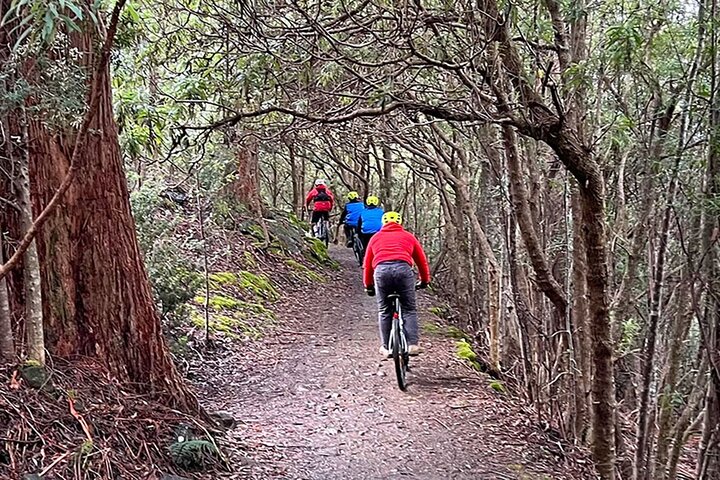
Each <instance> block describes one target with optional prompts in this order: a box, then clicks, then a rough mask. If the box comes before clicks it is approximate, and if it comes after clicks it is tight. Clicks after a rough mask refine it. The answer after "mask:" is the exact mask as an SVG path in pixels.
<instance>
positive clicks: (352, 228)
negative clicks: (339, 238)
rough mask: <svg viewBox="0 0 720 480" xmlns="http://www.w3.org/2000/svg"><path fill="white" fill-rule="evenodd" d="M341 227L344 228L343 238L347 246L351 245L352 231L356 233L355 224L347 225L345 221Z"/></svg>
mask: <svg viewBox="0 0 720 480" xmlns="http://www.w3.org/2000/svg"><path fill="white" fill-rule="evenodd" d="M343 228H344V229H345V240H346V241H347V246H348V247H352V243H351V242H352V236H353V232H355V233H356V234H357V225H348V224H347V223H346V224H344V225H343Z"/></svg>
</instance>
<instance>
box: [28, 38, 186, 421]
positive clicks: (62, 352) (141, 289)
mask: <svg viewBox="0 0 720 480" xmlns="http://www.w3.org/2000/svg"><path fill="white" fill-rule="evenodd" d="M71 38H72V43H73V44H74V46H75V47H76V48H77V49H78V50H79V51H80V52H83V54H84V61H83V63H84V64H85V65H86V66H90V65H93V63H94V62H95V61H96V56H95V55H94V53H93V52H94V51H95V49H94V43H95V42H94V35H93V34H92V33H91V32H90V31H87V30H86V31H84V32H82V33H77V34H73V35H71ZM99 88H100V91H99V92H98V93H99V95H100V104H99V110H98V113H97V115H96V116H95V117H94V120H93V121H92V123H91V125H90V129H91V132H92V133H91V134H90V136H89V138H88V141H87V145H86V147H85V149H84V151H83V153H82V156H81V158H80V159H79V162H80V164H79V171H78V175H77V178H76V181H75V183H74V184H72V185H71V186H70V188H69V190H68V191H67V192H66V195H65V200H64V205H63V206H62V208H58V209H56V210H55V211H54V213H53V214H52V215H51V217H50V218H49V219H48V221H47V223H46V224H45V225H44V227H43V228H42V230H41V232H40V235H39V236H38V247H39V253H40V261H41V272H42V280H43V282H42V286H43V291H44V292H45V295H44V309H45V312H44V313H45V318H46V329H47V341H48V349H49V350H50V352H51V353H52V354H54V355H58V356H63V357H78V356H82V357H90V358H94V359H97V360H98V361H99V362H101V363H103V364H104V365H105V366H106V367H107V368H108V369H109V370H110V372H111V373H112V374H113V375H115V376H116V377H117V378H118V379H119V380H120V381H121V382H124V383H127V384H128V385H132V386H134V388H135V389H137V390H138V391H142V392H147V393H151V394H154V395H155V396H157V397H161V399H162V400H164V401H165V402H166V403H167V404H169V405H175V406H177V407H179V408H183V409H185V410H188V411H195V410H197V409H198V405H197V401H196V399H195V398H194V396H193V395H192V394H191V393H190V391H189V390H188V389H187V388H186V386H185V384H184V383H183V380H182V378H181V377H180V376H179V374H178V373H177V370H176V369H175V367H174V365H173V363H172V361H171V359H170V355H169V353H168V350H167V347H166V345H165V340H164V338H163V336H162V331H161V325H160V318H159V315H158V313H157V311H156V308H155V304H154V300H153V296H152V292H151V289H150V284H149V282H148V278H147V274H146V271H145V267H144V265H143V261H142V257H141V254H140V249H139V247H138V242H137V237H136V233H135V222H134V220H133V218H132V215H131V212H130V203H129V196H128V187H127V183H126V180H125V175H124V172H123V162H122V158H121V155H120V151H119V145H118V133H117V127H116V125H115V120H114V119H113V111H112V94H111V86H110V76H109V69H108V68H105V69H104V70H103V71H102V72H101V78H100V82H99ZM75 134H76V132H68V133H67V134H54V133H52V132H50V131H48V129H47V128H46V126H45V125H44V124H43V122H42V121H39V120H34V121H32V122H31V123H30V135H31V138H32V139H33V142H31V148H30V152H29V153H30V173H31V180H32V181H31V186H32V188H33V193H34V195H33V199H34V202H35V208H36V211H39V210H40V209H41V208H42V207H43V206H44V205H45V204H47V202H48V201H49V200H50V198H51V197H52V195H53V193H54V192H55V190H56V188H57V187H58V185H59V184H60V182H61V181H62V179H63V178H64V176H65V174H66V172H67V170H68V166H69V159H70V158H71V152H70V145H72V144H73V139H74V135H75Z"/></svg>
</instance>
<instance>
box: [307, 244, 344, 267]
mask: <svg viewBox="0 0 720 480" xmlns="http://www.w3.org/2000/svg"><path fill="white" fill-rule="evenodd" d="M305 241H306V243H307V245H308V247H309V248H308V250H307V252H306V255H305V256H306V257H308V258H309V259H310V260H312V261H314V262H315V263H318V264H320V265H323V266H328V267H330V268H332V269H334V270H338V269H339V268H340V265H339V264H338V263H337V262H336V261H335V260H333V259H332V258H330V255H329V254H328V249H327V247H326V246H325V244H324V243H323V242H321V241H320V240H318V239H317V238H308V237H306V238H305Z"/></svg>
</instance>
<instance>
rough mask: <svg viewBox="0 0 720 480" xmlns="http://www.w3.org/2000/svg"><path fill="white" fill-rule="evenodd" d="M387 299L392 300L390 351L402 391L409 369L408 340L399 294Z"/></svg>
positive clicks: (389, 296)
mask: <svg viewBox="0 0 720 480" xmlns="http://www.w3.org/2000/svg"><path fill="white" fill-rule="evenodd" d="M388 299H389V300H390V301H392V302H393V305H394V310H393V320H392V328H391V329H390V341H389V342H388V343H389V344H390V345H388V346H389V347H390V351H391V352H392V358H393V361H394V362H395V375H397V382H398V387H400V390H402V391H403V392H404V391H405V390H407V372H408V371H409V370H410V366H409V363H410V353H409V350H408V342H407V338H406V337H405V324H404V323H403V318H402V305H400V295H398V294H396V293H393V294H391V295H388Z"/></svg>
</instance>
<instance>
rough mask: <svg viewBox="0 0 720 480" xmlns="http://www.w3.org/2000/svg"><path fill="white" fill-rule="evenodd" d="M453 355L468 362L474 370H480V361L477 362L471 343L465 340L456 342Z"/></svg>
mask: <svg viewBox="0 0 720 480" xmlns="http://www.w3.org/2000/svg"><path fill="white" fill-rule="evenodd" d="M455 355H457V357H458V358H460V359H461V360H464V361H466V362H468V363H469V364H470V365H471V366H472V367H473V368H474V369H475V370H478V371H479V370H480V368H481V366H480V362H478V356H477V354H476V353H475V351H474V350H473V349H472V345H470V344H469V343H468V342H466V341H465V340H460V341H459V342H457V344H456V350H455Z"/></svg>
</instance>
